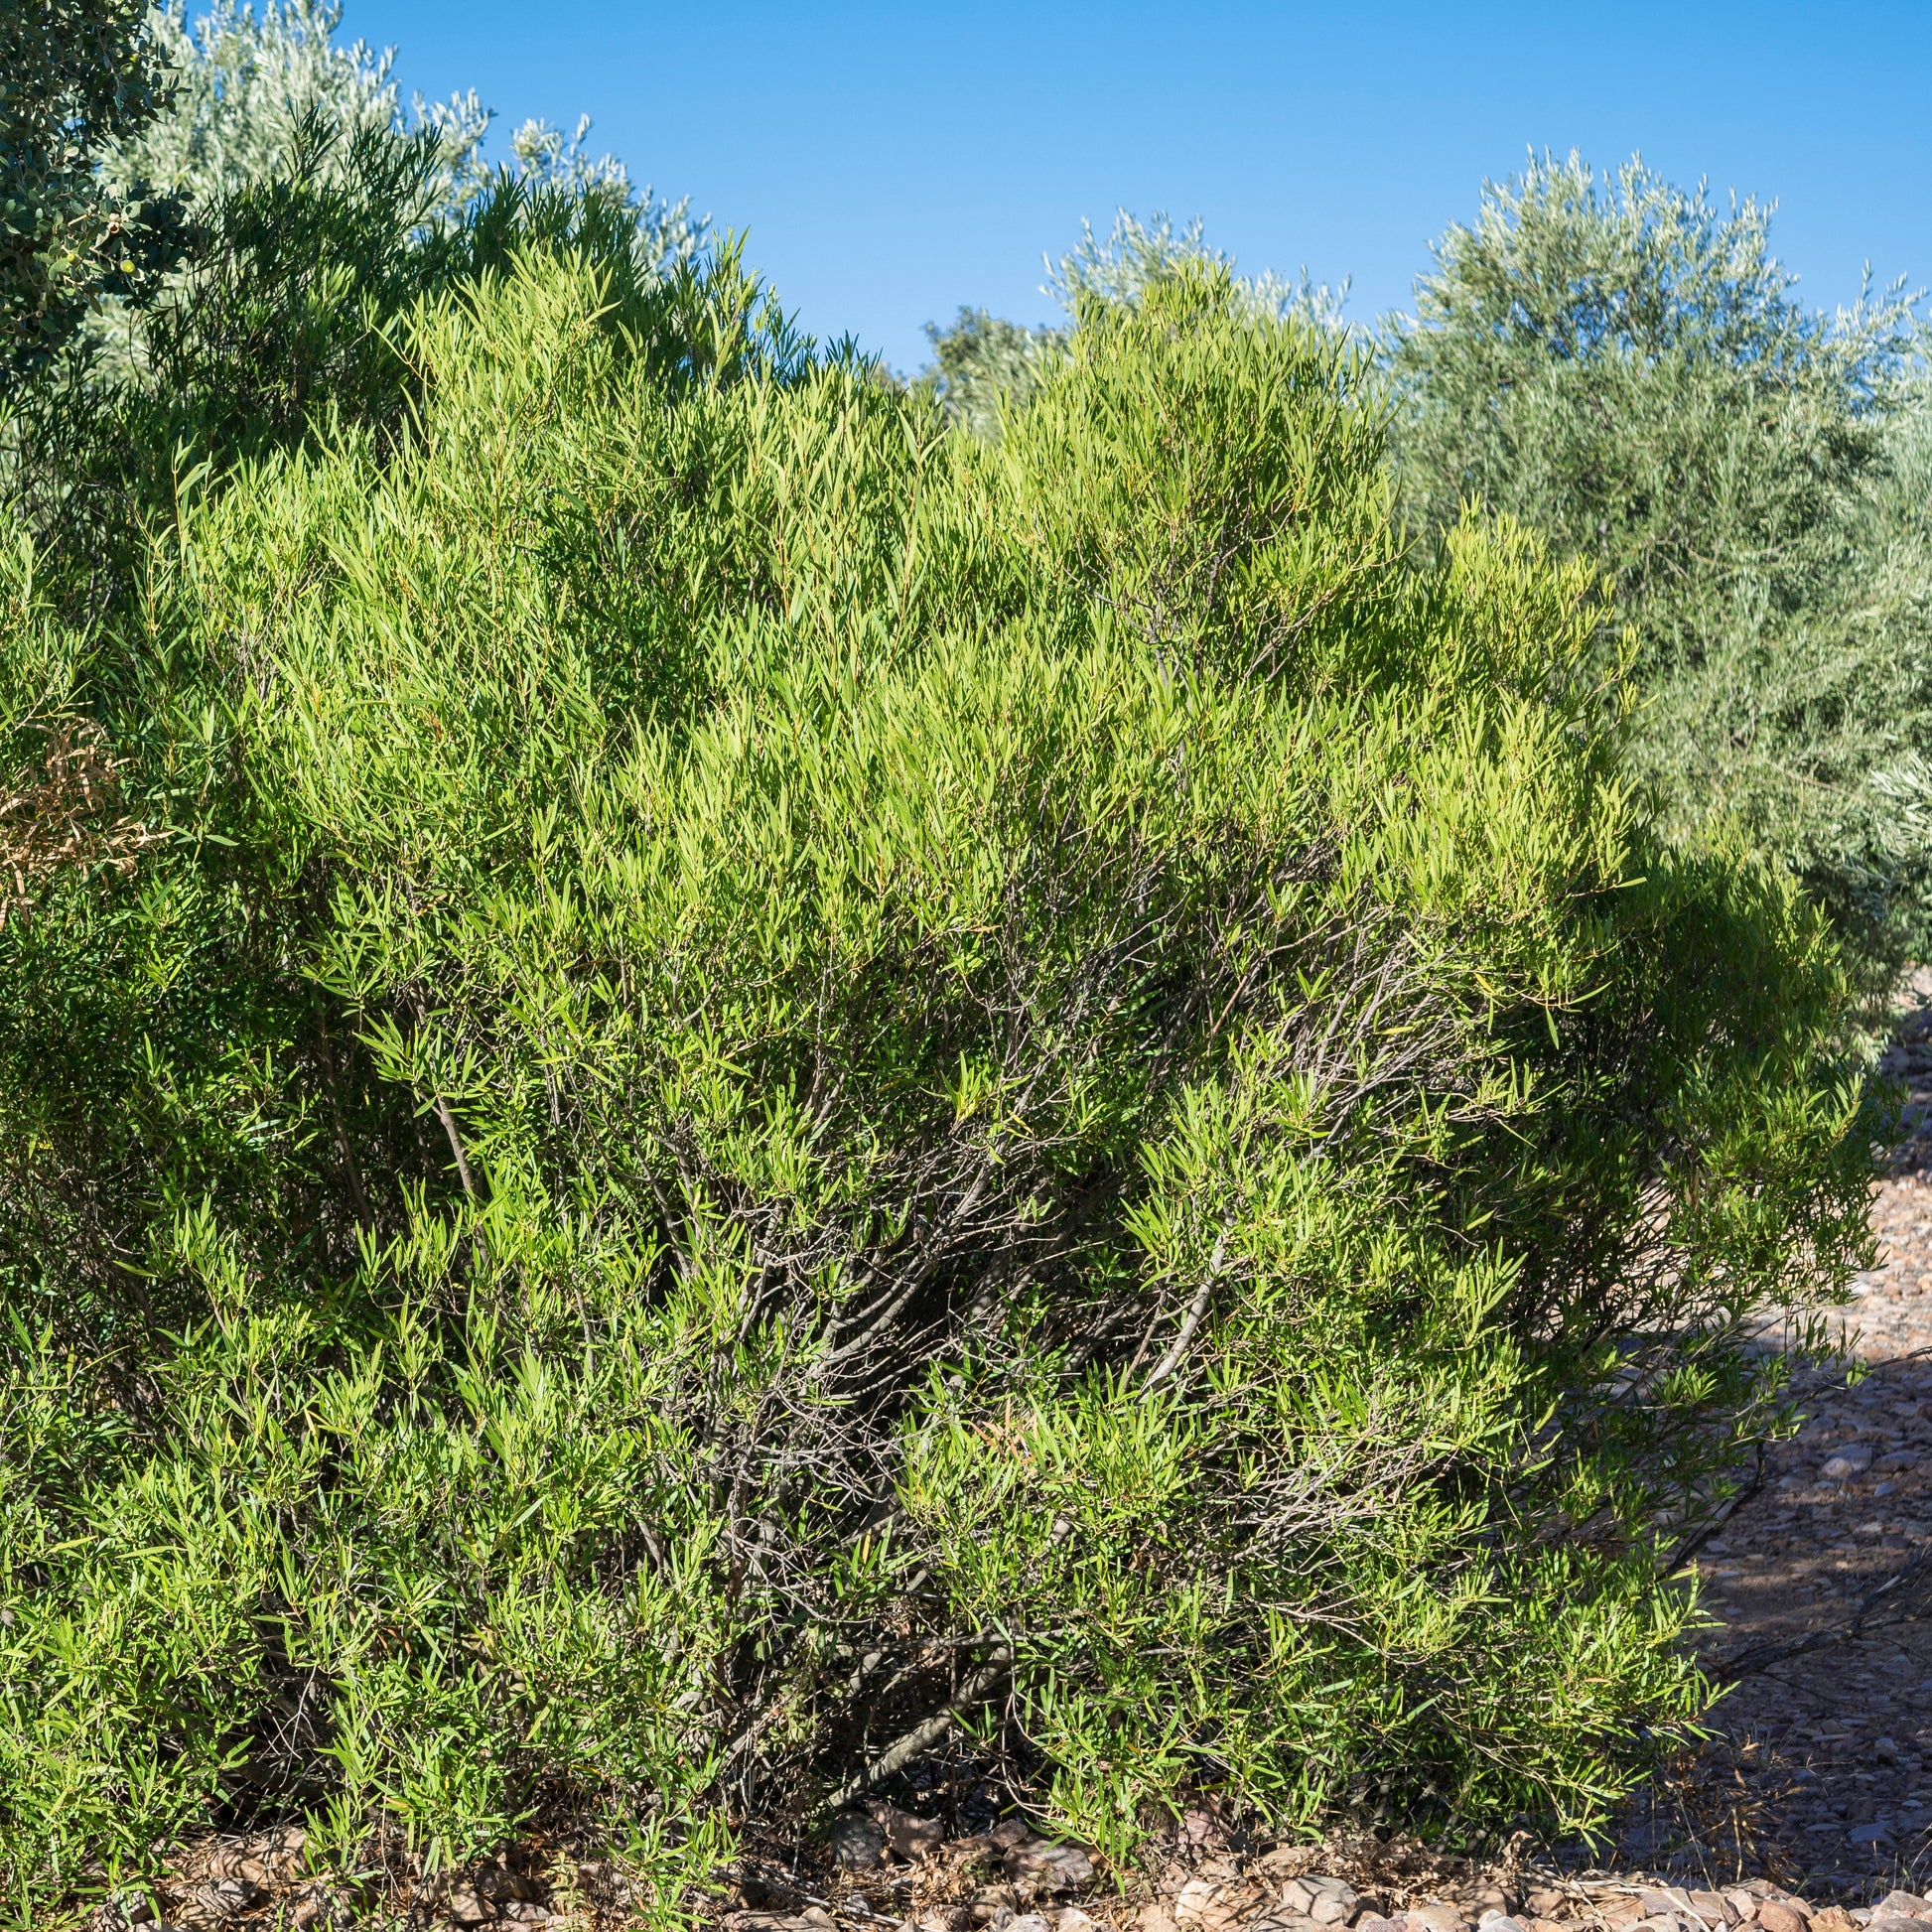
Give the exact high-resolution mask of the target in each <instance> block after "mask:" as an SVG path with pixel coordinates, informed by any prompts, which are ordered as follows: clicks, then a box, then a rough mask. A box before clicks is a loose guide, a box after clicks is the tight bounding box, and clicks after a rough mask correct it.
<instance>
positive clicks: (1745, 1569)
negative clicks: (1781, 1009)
mask: <svg viewBox="0 0 1932 1932" xmlns="http://www.w3.org/2000/svg"><path fill="white" fill-rule="evenodd" d="M1888 1070H1889V1071H1891V1072H1892V1073H1893V1074H1895V1075H1896V1076H1898V1077H1900V1078H1901V1079H1902V1080H1903V1081H1904V1082H1905V1085H1906V1089H1907V1093H1908V1096H1909V1097H1908V1104H1907V1109H1906V1122H1905V1125H1906V1130H1907V1131H1906V1137H1905V1140H1904V1142H1903V1144H1902V1145H1901V1147H1900V1148H1899V1150H1898V1153H1897V1156H1896V1158H1895V1160H1894V1163H1893V1167H1892V1172H1891V1173H1889V1174H1888V1175H1887V1176H1886V1178H1885V1179H1884V1180H1883V1181H1881V1182H1880V1183H1879V1184H1878V1185H1877V1186H1876V1187H1875V1188H1874V1189H1873V1199H1872V1215H1871V1220H1872V1230H1873V1232H1874V1234H1875V1235H1876V1236H1877V1239H1878V1245H1879V1266H1878V1267H1877V1268H1875V1269H1873V1270H1872V1271H1871V1272H1870V1273H1868V1274H1866V1275H1863V1276H1861V1277H1860V1279H1859V1280H1858V1282H1857V1283H1856V1285H1855V1300H1854V1302H1853V1305H1852V1306H1851V1308H1849V1309H1848V1310H1846V1311H1845V1315H1844V1321H1843V1328H1844V1333H1845V1339H1846V1341H1847V1342H1848V1344H1849V1345H1850V1349H1851V1352H1852V1355H1853V1358H1854V1361H1853V1366H1852V1368H1851V1370H1850V1372H1849V1373H1835V1374H1814V1375H1812V1376H1810V1377H1808V1378H1807V1379H1806V1380H1805V1382H1804V1383H1803V1385H1802V1388H1803V1393H1804V1397H1805V1408H1806V1410H1807V1412H1808V1419H1807V1420H1806V1422H1805V1425H1804V1427H1803V1429H1802V1430H1801V1432H1800V1433H1799V1434H1798V1435H1797V1436H1796V1437H1795V1438H1793V1439H1792V1440H1790V1441H1788V1442H1785V1443H1781V1444H1778V1445H1775V1446H1773V1447H1772V1449H1770V1451H1769V1453H1768V1455H1767V1456H1766V1458H1765V1465H1764V1469H1763V1474H1762V1478H1761V1480H1760V1482H1759V1484H1758V1486H1757V1488H1756V1489H1755V1491H1754V1492H1753V1493H1751V1494H1749V1495H1747V1496H1746V1497H1745V1499H1744V1500H1743V1501H1742V1502H1741V1503H1740V1505H1739V1506H1738V1508H1737V1509H1736V1511H1735V1513H1734V1514H1733V1515H1732V1516H1731V1518H1730V1520H1729V1521H1728V1522H1727V1523H1725V1526H1724V1529H1723V1532H1722V1533H1721V1534H1720V1535H1719V1536H1717V1537H1715V1538H1714V1539H1712V1540H1711V1541H1710V1542H1709V1543H1707V1544H1706V1545H1705V1547H1704V1549H1703V1550H1702V1551H1701V1552H1700V1553H1699V1557H1698V1569H1699V1571H1700V1573H1701V1577H1702V1581H1703V1588H1704V1601H1705V1604H1706V1607H1707V1608H1708V1609H1709V1610H1710V1611H1711V1613H1712V1616H1713V1619H1714V1623H1715V1627H1714V1628H1713V1630H1712V1631H1711V1632H1710V1633H1709V1635H1708V1637H1707V1639H1706V1641H1705V1644H1704V1646H1703V1648H1704V1654H1705V1656H1706V1658H1707V1660H1708V1661H1709V1662H1710V1663H1712V1664H1713V1665H1714V1666H1716V1667H1717V1668H1718V1669H1719V1670H1720V1671H1721V1672H1725V1671H1727V1672H1730V1673H1734V1674H1735V1678H1736V1682H1735V1684H1734V1686H1733V1688H1732V1689H1731V1691H1730V1692H1729V1694H1728V1695H1727V1696H1726V1697H1725V1698H1724V1699H1723V1700H1722V1701H1721V1702H1720V1703H1719V1705H1718V1706H1717V1708H1716V1709H1715V1710H1714V1711H1713V1712H1712V1714H1711V1718H1710V1723H1711V1725H1713V1726H1714V1728H1715V1730H1716V1732H1717V1735H1716V1736H1715V1737H1714V1739H1713V1741H1712V1744H1711V1747H1710V1748H1709V1749H1708V1750H1706V1751H1705V1752H1703V1753H1702V1754H1701V1755H1700V1757H1699V1759H1698V1760H1696V1761H1695V1762H1692V1763H1687V1764H1686V1765H1685V1766H1683V1767H1681V1771H1680V1774H1679V1775H1678V1776H1677V1777H1676V1778H1674V1779H1667V1780H1664V1781H1663V1782H1662V1783H1660V1784H1659V1786H1658V1787H1657V1789H1656V1790H1655V1791H1654V1792H1653V1793H1651V1794H1649V1796H1648V1798H1647V1800H1646V1802H1645V1804H1644V1805H1643V1806H1641V1807H1639V1808H1638V1810H1637V1811H1636V1812H1635V1813H1634V1814H1633V1815H1632V1816H1631V1818H1630V1819H1629V1820H1628V1821H1626V1828H1625V1831H1624V1835H1623V1844H1624V1851H1625V1855H1626V1856H1627V1857H1629V1858H1630V1859H1632V1860H1633V1861H1641V1862H1643V1863H1650V1864H1658V1865H1661V1864H1665V1863H1673V1862H1674V1863H1677V1864H1679V1865H1680V1866H1682V1865H1686V1864H1688V1865H1691V1866H1694V1867H1696V1868H1698V1869H1699V1870H1700V1871H1711V1870H1714V1868H1715V1867H1718V1866H1727V1867H1728V1868H1729V1869H1731V1870H1733V1871H1737V1870H1741V1871H1749V1872H1770V1873H1774V1874H1776V1875H1779V1876H1782V1877H1784V1878H1786V1879H1788V1880H1790V1881H1791V1882H1792V1883H1794V1884H1800V1885H1803V1886H1804V1887H1806V1888H1807V1889H1808V1890H1809V1891H1810V1892H1811V1893H1812V1894H1813V1895H1814V1896H1817V1895H1836V1896H1841V1897H1845V1898H1855V1897H1860V1896H1871V1895H1874V1894H1873V1892H1872V1887H1873V1886H1874V1885H1875V1886H1877V1887H1878V1888H1879V1889H1880V1890H1882V1889H1883V1888H1884V1887H1885V1885H1886V1884H1887V1883H1890V1882H1896V1883H1897V1884H1899V1885H1902V1886H1905V1887H1907V1888H1911V1889H1916V1888H1917V1887H1918V1886H1919V1885H1920V1884H1922V1883H1924V1882H1926V1881H1927V1880H1928V1879H1932V1769H1929V1768H1928V1763H1929V1762H1932V1616H1928V1614H1927V1612H1928V1610H1932V1008H1927V1007H1923V1006H1922V1007H1920V1008H1919V1009H1918V1011H1917V1012H1916V1014H1915V1015H1914V1017H1913V1018H1912V1019H1911V1021H1910V1022H1909V1023H1908V1024H1907V1025H1906V1027H1905V1028H1904V1029H1903V1031H1902V1034H1901V1036H1900V1038H1899V1041H1898V1043H1897V1045H1895V1046H1894V1048H1893V1049H1892V1052H1891V1054H1890V1055H1889V1056H1888Z"/></svg>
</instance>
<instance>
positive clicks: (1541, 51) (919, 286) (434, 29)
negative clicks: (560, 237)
mask: <svg viewBox="0 0 1932 1932" xmlns="http://www.w3.org/2000/svg"><path fill="white" fill-rule="evenodd" d="M190 11H191V12H193V11H194V6H193V0H191V6H190ZM343 25H344V30H345V33H346V34H348V35H352V36H359V37H361V38H363V39H366V40H369V41H371V42H374V43H377V44H379V45H380V44H394V45H396V46H397V47H398V48H399V49H400V56H401V58H400V62H399V66H398V77H399V78H400V80H401V81H402V84H403V89H404V92H405V94H406V93H407V92H408V91H409V90H410V89H411V88H420V89H421V90H422V91H423V92H424V93H427V94H447V93H449V92H451V91H452V90H453V89H456V88H459V87H468V86H475V87H476V88H478V89H479V91H480V92H481V93H482V94H483V98H484V99H485V100H486V101H487V102H489V103H490V104H491V105H492V106H494V107H495V108H496V109H497V110H498V112H499V115H500V117H501V121H500V123H499V125H500V124H501V123H514V122H516V121H518V120H520V119H522V118H523V117H524V116H525V115H527V114H542V115H547V116H548V117H549V118H550V119H552V120H554V121H558V122H560V123H564V124H565V125H568V124H570V123H571V122H572V121H574V119H575V117H576V115H577V113H578V112H579V111H580V110H587V111H588V112H590V113H591V114H593V115H594V116H595V117H596V127H595V129H594V132H593V145H594V146H595V147H597V148H600V149H603V148H608V149H609V150H611V151H612V152H614V153H616V154H618V155H620V156H621V157H622V159H623V160H624V161H625V162H626V163H627V164H628V166H629V168H630V171H631V173H632V175H633V177H635V178H636V179H638V180H640V181H641V180H648V181H650V182H651V183H653V184H654V185H655V186H656V187H657V188H658V189H660V190H663V191H668V192H669V193H671V194H673V195H683V194H687V193H688V194H689V195H690V196H691V198H692V202H693V206H694V207H695V208H697V209H698V210H700V211H705V212H709V213H710V214H711V215H712V216H713V217H714V219H715V220H716V221H717V222H718V223H719V224H721V225H727V226H731V227H735V228H741V229H746V230H749V234H750V241H749V253H750V256H751V259H752V260H753V262H754V263H755V264H756V265H757V266H758V267H759V268H760V269H761V270H763V271H764V273H765V274H766V275H767V276H768V277H769V278H770V280H771V281H772V282H773V283H774V284H775V285H776V287H777V289H778V291H779V293H780V295H781V296H782V297H783V299H784V301H785V303H786V305H787V306H788V307H791V308H795V309H796V310H798V311H799V312H800V316H801V320H802V321H803V323H804V325H805V327H807V328H808V329H811V330H813V331H814V332H816V333H818V334H820V335H836V334H838V333H840V332H842V331H845V330H851V331H852V332H853V333H854V334H856V335H857V336H858V337H859V339H860V341H861V342H862V343H863V344H864V345H866V346H868V347H870V348H874V349H878V350H882V351H884V353H885V354H886V356H887V358H888V360H889V361H891V362H892V363H893V364H894V365H895V366H896V367H898V368H901V369H911V368H915V367H917V366H918V365H919V364H920V363H921V362H922V361H923V360H924V359H925V343H924V339H923V337H922V335H921V332H920V326H921V324H923V323H924V322H926V321H928V320H932V319H940V320H943V319H946V318H949V317H950V316H951V315H952V313H953V311H954V310H955V309H956V308H957V306H958V305H959V304H960V303H962V302H971V303H975V304H984V305H985V306H987V307H989V308H992V309H993V310H995V311H996V312H999V313H1004V314H1007V315H1010V316H1013V317H1015V318H1017V319H1019V320H1022V321H1034V320H1039V319H1044V318H1045V317H1046V316H1048V315H1049V314H1050V313H1051V304H1050V303H1049V302H1048V301H1047V300H1046V299H1045V298H1044V297H1042V296H1041V295H1040V294H1039V293H1038V284H1039V282H1040V280H1041V271H1040V254H1041V251H1042V250H1050V251H1052V253H1053V254H1054V255H1055V256H1056V257H1057V256H1058V255H1059V254H1060V253H1062V252H1063V251H1064V250H1065V249H1066V248H1067V247H1068V246H1070V245H1071V243H1072V242H1073V240H1074V239H1075V238H1076V237H1077V235H1078V232H1079V224H1080V218H1081V217H1082V216H1083V215H1085V216H1087V217H1089V218H1091V219H1092V220H1093V222H1094V224H1095V225H1096V227H1104V226H1105V225H1106V223H1107V222H1108V220H1109V219H1110V218H1111V215H1112V211H1113V209H1114V208H1115V207H1117V206H1125V207H1130V208H1132V209H1134V210H1135V211H1136V212H1138V213H1142V214H1146V213H1150V212H1152V211H1153V210H1155V209H1157V208H1165V209H1166V210H1167V211H1168V212H1170V213H1171V214H1173V216H1174V217H1175V218H1176V220H1180V219H1185V218H1186V217H1189V216H1192V215H1195V214H1198V215H1200V216H1201V217H1202V218H1203V220H1204V221H1205V223H1206V231H1207V238H1208V239H1209V241H1211V242H1213V243H1215V244H1216V245H1218V246H1220V247H1223V248H1227V249H1230V250H1232V251H1233V252H1234V253H1235V254H1236V255H1237V256H1238V257H1239V259H1240V262H1241V265H1242V266H1243V268H1244V269H1248V270H1251V271H1252V270H1258V269H1263V268H1275V269H1279V270H1281V271H1283V272H1284V273H1293V272H1294V271H1295V270H1297V269H1298V268H1300V267H1301V266H1302V265H1303V264H1304V263H1306V264H1307V266H1308V267H1309V269H1310V270H1311V272H1312V274H1313V275H1314V277H1315V279H1316V280H1317V281H1335V280H1338V279H1339V278H1340V277H1342V276H1344V275H1348V276H1352V277H1353V294H1352V296H1351V299H1350V302H1349V310H1348V313H1349V314H1350V315H1351V316H1352V317H1355V318H1358V319H1363V320H1366V319H1368V318H1371V317H1373V316H1375V315H1377V314H1379V313H1380V312H1381V311H1383V310H1384V309H1386V308H1389V307H1391V306H1394V305H1404V304H1406V303H1407V300H1408V295H1409V290H1410V285H1411V282H1412V280H1413V278H1414V276H1415V274H1416V272H1417V271H1418V269H1419V268H1421V267H1422V266H1424V265H1425V263H1426V261H1427V259H1428V243H1429V241H1430V239H1431V237H1432V236H1434V235H1435V234H1437V233H1439V232H1440V231H1441V229H1442V228H1443V227H1444V225H1445V224H1446V223H1447V222H1449V221H1450V220H1453V219H1456V218H1460V217H1466V216H1467V215H1468V214H1469V212H1470V211H1471V210H1472V209H1473V207H1474V206H1475V203H1476V197H1477V191H1478V186H1479V184H1480V182H1481V181H1482V179H1483V177H1484V176H1492V177H1493V176H1501V175H1506V174H1508V173H1510V172H1511V171H1513V170H1514V169H1515V168H1516V167H1518V166H1519V165H1520V163H1521V161H1522V159H1523V156H1524V152H1525V150H1526V149H1527V148H1529V147H1531V146H1534V147H1537V148H1539V149H1540V148H1543V147H1546V146H1547V147H1551V148H1556V149H1559V150H1566V149H1569V148H1571V147H1573V146H1574V147H1580V148H1582V149H1583V151H1584V152H1585V154H1586V155H1587V156H1588V157H1590V158H1591V159H1592V160H1595V161H1598V162H1599V163H1612V164H1613V163H1614V162H1616V161H1617V160H1620V159H1622V158H1623V157H1626V156H1627V155H1629V153H1630V152H1631V151H1632V150H1633V149H1640V150H1641V151H1642V153H1643V155H1644V158H1645V159H1646V160H1647V161H1648V162H1650V163H1651V165H1652V166H1653V167H1656V168H1658V169H1659V170H1661V171H1662V172H1663V173H1665V174H1667V175H1669V176H1671V177H1673V178H1675V179H1678V180H1682V181H1687V182H1689V181H1695V180H1696V179H1698V178H1699V177H1701V176H1703V177H1709V179H1710V181H1711V183H1712V185H1713V187H1714V188H1716V189H1719V190H1725V189H1729V188H1731V187H1735V188H1737V189H1738V190H1740V191H1741V192H1745V193H1750V194H1755V195H1757V196H1758V197H1760V198H1761V199H1768V198H1772V197H1775V198H1776V199H1777V200H1778V202H1779V204H1780V211H1779V216H1778V221H1777V225H1776V227H1775V229H1774V230H1773V234H1774V238H1775V240H1776V243H1777V247H1778V252H1779V254H1780V255H1781V256H1782V257H1783V259H1784V260H1785V261H1786V263H1787V265H1788V266H1790V267H1791V268H1793V269H1795V270H1797V271H1798V273H1799V274H1800V275H1801V276H1802V277H1803V281H1802V284H1801V288H1802V291H1803V293H1804V294H1806V295H1807V296H1808V297H1809V298H1810V299H1811V300H1812V301H1813V302H1815V303H1817V304H1820V305H1822V306H1827V307H1830V306H1833V305H1835V304H1837V303H1839V302H1841V301H1846V300H1849V299H1851V298H1852V297H1853V296H1855V295H1856V294H1857V292H1858V287H1859V279H1860V275H1861V272H1862V270H1863V265H1864V263H1865V261H1866V260H1867V259H1869V261H1870V263H1871V265H1872V268H1873V270H1874V272H1875V273H1876V274H1877V276H1878V277H1879V278H1880V280H1881V281H1883V280H1889V279H1890V278H1891V277H1892V276H1893V275H1897V274H1909V275H1910V276H1911V277H1912V278H1913V281H1914V283H1915V284H1916V283H1918V282H1921V281H1924V282H1932V0H1892V3H1890V4H1878V3H1877V0H1871V3H1869V4H1860V0H1808V3H1807V4H1779V0H1760V4H1757V5H1740V4H1732V3H1730V0H1715V3H1714V0H1677V4H1673V5H1656V4H1651V3H1650V0H1622V3H1621V4H1618V5H1615V6H1603V5H1600V4H1599V5H1594V6H1587V7H1582V6H1565V5H1563V4H1561V0H1557V3H1556V4H1540V5H1522V4H1517V0H1488V3H1487V4H1479V5H1470V4H1455V3H1454V0H1436V4H1428V3H1427V0H1416V3H1415V4H1397V0H1329V4H1325V5H1321V6H1304V5H1276V6H1258V5H1235V4H1213V0H1195V4H1192V5H1189V6H1178V5H1171V6H1150V5H1127V4H1123V5H1116V6H1111V7H1105V6H1098V5H1074V4H1062V5H1055V4H1052V0H1039V4H1035V5H1033V6H1016V5H1008V4H1005V3H1004V0H1001V4H985V5H981V6H978V7H973V6H966V5H960V4H954V5H952V6H950V7H947V8H944V9H938V8H922V7H911V6H898V7H888V6H858V5H847V6H834V5H814V4H812V3H811V0H792V4H789V5H783V6H777V5H766V4H763V0H757V3H756V4H751V3H749V0H748V3H747V4H741V5H738V6H733V7H707V6H704V5H684V6H677V7H671V6H662V5H656V4H629V5H621V4H615V3H614V0H535V3H534V4H533V0H463V3H462V4H457V0H346V12H345V18H344V23H343Z"/></svg>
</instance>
